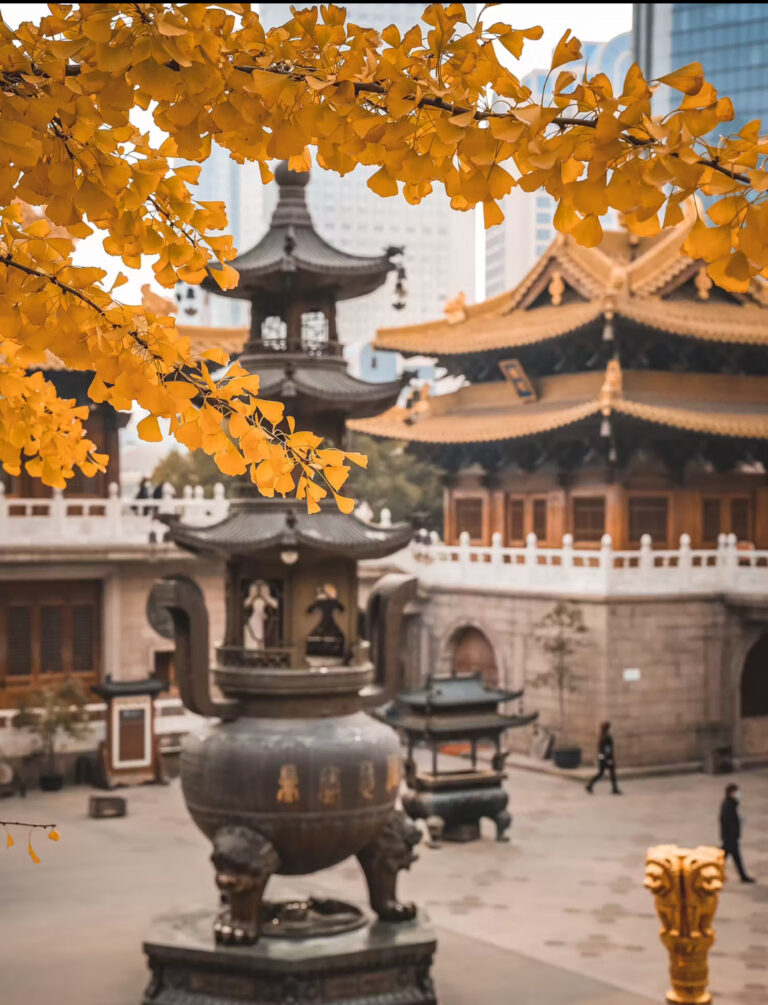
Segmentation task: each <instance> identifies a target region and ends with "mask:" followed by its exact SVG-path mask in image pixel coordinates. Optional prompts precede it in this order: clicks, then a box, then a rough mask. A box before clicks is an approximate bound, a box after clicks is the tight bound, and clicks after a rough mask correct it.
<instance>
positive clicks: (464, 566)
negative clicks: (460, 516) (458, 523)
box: [459, 530, 470, 576]
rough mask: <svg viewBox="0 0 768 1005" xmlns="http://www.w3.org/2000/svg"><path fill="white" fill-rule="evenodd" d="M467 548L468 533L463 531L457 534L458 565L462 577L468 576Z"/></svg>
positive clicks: (468, 543) (468, 541)
mask: <svg viewBox="0 0 768 1005" xmlns="http://www.w3.org/2000/svg"><path fill="white" fill-rule="evenodd" d="M469 548H470V537H469V531H466V530H463V531H462V532H461V534H459V565H460V566H461V575H462V576H466V575H468V574H469Z"/></svg>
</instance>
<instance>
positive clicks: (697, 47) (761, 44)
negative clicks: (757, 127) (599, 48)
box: [633, 3, 768, 132]
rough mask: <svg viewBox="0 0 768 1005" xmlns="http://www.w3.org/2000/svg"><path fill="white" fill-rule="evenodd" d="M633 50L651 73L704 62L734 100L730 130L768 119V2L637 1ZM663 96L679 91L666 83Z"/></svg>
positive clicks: (720, 89)
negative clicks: (767, 81) (667, 87)
mask: <svg viewBox="0 0 768 1005" xmlns="http://www.w3.org/2000/svg"><path fill="white" fill-rule="evenodd" d="M633 49H634V58H635V60H636V61H637V62H638V63H639V64H640V66H641V68H642V70H643V72H644V73H645V75H646V76H647V77H651V78H657V77H659V76H662V75H663V74H665V73H668V72H669V71H670V70H673V69H676V68H677V67H680V66H685V65H686V64H687V63H693V62H695V61H698V62H700V63H701V64H702V66H703V68H704V73H705V75H706V77H707V79H708V80H709V81H711V83H712V84H714V86H715V87H716V88H717V90H718V92H719V93H720V94H721V95H727V96H728V97H729V98H731V99H732V100H733V105H734V110H735V113H736V117H735V119H734V123H733V126H732V127H729V128H728V131H729V132H730V131H736V130H738V129H739V128H740V127H741V126H743V125H744V123H746V122H750V121H751V120H752V119H762V120H763V121H764V122H766V123H767V124H768V90H766V86H765V85H766V69H768V3H639V4H635V5H634V20H633ZM664 92H666V93H664ZM659 97H660V98H662V99H663V100H667V101H669V100H670V99H671V98H672V97H673V94H672V93H670V92H669V91H668V90H667V89H666V88H662V89H661V90H660V91H659ZM664 110H665V109H662V108H660V111H664ZM767 128H768V125H767Z"/></svg>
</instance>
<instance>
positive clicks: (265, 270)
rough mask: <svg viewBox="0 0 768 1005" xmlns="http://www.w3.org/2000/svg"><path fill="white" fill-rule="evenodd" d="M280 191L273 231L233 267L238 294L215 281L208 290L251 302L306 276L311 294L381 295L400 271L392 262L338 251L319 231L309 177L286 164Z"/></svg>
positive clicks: (338, 296) (279, 178) (279, 171)
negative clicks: (280, 279) (324, 290)
mask: <svg viewBox="0 0 768 1005" xmlns="http://www.w3.org/2000/svg"><path fill="white" fill-rule="evenodd" d="M275 179H276V182H277V184H278V186H279V190H280V194H279V196H278V201H277V207H276V209H275V212H274V214H273V215H272V221H271V223H270V226H269V230H268V231H267V233H266V234H265V235H264V237H262V239H261V240H260V241H259V242H258V244H256V245H255V246H254V247H253V248H251V249H250V250H249V251H245V252H243V254H241V255H239V256H238V257H237V258H236V259H234V261H233V262H232V263H231V264H232V265H233V267H234V268H236V269H237V271H238V272H239V273H240V282H239V284H238V286H237V287H236V289H234V290H227V291H222V290H220V289H219V287H218V285H217V284H216V283H215V282H214V281H213V280H212V279H210V278H209V279H206V280H204V282H203V284H202V285H203V286H204V287H205V288H206V289H209V290H211V291H212V292H215V293H224V295H226V296H230V297H238V298H240V299H244V300H248V299H251V298H252V297H253V296H254V294H258V293H259V292H260V291H262V290H267V291H270V292H274V289H275V280H274V275H275V273H281V272H284V273H293V274H296V273H303V276H302V284H303V285H304V286H306V287H307V288H308V289H311V288H317V287H334V291H335V297H336V299H337V300H348V299H351V298H353V297H361V296H364V295H365V294H366V293H371V292H372V291H373V290H375V289H378V287H379V286H381V284H382V283H383V282H384V280H385V279H386V277H387V273H388V272H389V271H390V270H391V269H393V268H394V265H393V263H392V262H391V261H390V259H389V256H388V255H386V254H384V255H375V256H366V255H351V254H349V253H348V252H346V251H342V250H341V249H340V248H334V247H333V245H331V244H329V243H328V242H327V241H326V240H324V239H323V238H322V237H320V235H319V234H318V233H317V231H316V230H315V228H314V226H313V224H312V217H311V216H310V214H309V210H308V208H307V201H306V196H305V192H304V189H305V187H306V185H307V183H308V181H309V173H308V172H304V173H298V172H295V171H291V170H289V169H288V167H287V166H286V165H285V164H281V165H280V166H279V167H278V169H277V171H276V172H275Z"/></svg>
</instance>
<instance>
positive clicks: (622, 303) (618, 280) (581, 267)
mask: <svg viewBox="0 0 768 1005" xmlns="http://www.w3.org/2000/svg"><path fill="white" fill-rule="evenodd" d="M695 218H696V213H695V207H694V206H693V203H690V204H689V205H688V207H687V212H686V219H685V221H684V222H683V223H682V224H680V226H678V227H675V228H673V229H671V230H668V231H663V232H662V233H660V234H659V235H657V236H656V237H651V238H637V237H634V236H633V235H630V234H627V233H624V232H608V233H606V234H605V235H604V238H603V241H602V243H601V244H600V245H599V246H598V247H595V248H584V247H581V246H580V245H578V244H577V243H576V241H575V240H573V238H571V237H570V236H566V235H562V234H560V235H558V236H557V237H556V238H555V240H554V241H553V242H552V244H551V245H550V247H549V248H548V249H547V251H546V252H545V253H544V255H542V257H541V258H540V259H539V260H538V261H537V262H536V264H535V265H534V266H533V268H532V269H531V270H530V272H529V273H528V274H527V275H526V276H525V278H524V279H523V280H522V282H520V283H519V284H518V285H517V286H516V287H515V288H514V289H513V290H510V291H509V292H506V293H502V294H500V295H499V296H496V297H493V298H491V299H489V300H486V301H484V302H482V303H479V304H474V305H470V306H466V305H461V307H460V308H459V309H458V310H457V309H455V305H454V304H451V305H449V306H448V307H446V317H445V318H441V319H439V320H435V321H428V322H425V323H422V324H415V325H403V326H401V327H398V328H381V329H379V331H378V332H377V335H376V340H375V342H374V346H375V347H376V348H377V349H389V350H394V351H398V352H403V353H410V354H418V355H437V356H440V357H450V356H452V355H460V354H467V353H481V352H487V351H492V350H499V349H507V348H509V349H515V348H517V347H520V346H525V345H531V344H535V343H538V342H545V341H547V340H548V339H553V338H558V337H560V336H563V335H566V334H568V333H570V332H575V331H577V330H579V329H581V328H584V327H585V326H586V325H589V324H590V323H592V322H594V321H596V320H597V319H598V318H601V317H611V316H612V317H617V318H625V319H627V320H629V321H632V322H635V323H637V324H640V325H644V326H646V327H650V328H655V329H658V330H659V331H664V332H668V333H670V334H674V335H681V336H687V337H691V338H696V339H705V340H708V341H714V342H724V343H739V344H753V345H766V346H768V294H767V293H766V286H765V284H764V283H763V282H762V281H761V280H755V281H753V283H752V286H751V288H750V290H749V292H748V293H746V294H740V295H731V294H727V293H725V292H723V291H721V290H719V289H717V288H716V287H713V284H712V282H711V280H710V279H709V277H708V276H707V275H706V272H705V270H704V267H703V265H701V264H700V263H696V262H693V261H692V260H691V259H690V258H688V257H687V256H686V255H683V254H681V252H680V248H681V246H682V244H683V242H684V240H685V237H686V235H687V233H688V230H689V229H690V227H691V226H692V225H693V222H694V221H695Z"/></svg>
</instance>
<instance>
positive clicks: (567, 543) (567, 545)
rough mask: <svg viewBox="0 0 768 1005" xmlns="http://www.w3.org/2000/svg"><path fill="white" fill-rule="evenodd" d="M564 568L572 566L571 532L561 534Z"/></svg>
mask: <svg viewBox="0 0 768 1005" xmlns="http://www.w3.org/2000/svg"><path fill="white" fill-rule="evenodd" d="M562 565H563V568H564V569H572V568H573V534H563V558H562Z"/></svg>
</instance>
